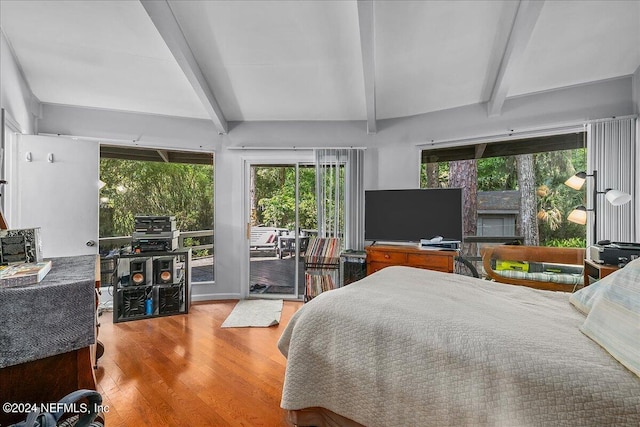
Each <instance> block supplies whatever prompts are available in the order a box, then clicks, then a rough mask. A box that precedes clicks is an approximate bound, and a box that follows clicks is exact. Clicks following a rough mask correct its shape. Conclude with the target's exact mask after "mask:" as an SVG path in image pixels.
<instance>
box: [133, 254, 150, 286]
mask: <svg viewBox="0 0 640 427" xmlns="http://www.w3.org/2000/svg"><path fill="white" fill-rule="evenodd" d="M152 273H153V271H152V267H151V258H133V259H132V260H131V263H130V264H129V284H131V285H134V286H141V285H150V284H151V275H152Z"/></svg>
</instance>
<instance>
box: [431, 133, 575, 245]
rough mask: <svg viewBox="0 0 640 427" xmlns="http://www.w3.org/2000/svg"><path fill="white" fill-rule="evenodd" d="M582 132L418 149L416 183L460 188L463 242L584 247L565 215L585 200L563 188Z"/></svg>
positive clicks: (572, 169)
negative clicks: (461, 195) (419, 157)
mask: <svg viewBox="0 0 640 427" xmlns="http://www.w3.org/2000/svg"><path fill="white" fill-rule="evenodd" d="M584 137H585V135H584V133H583V132H579V133H573V134H566V135H556V136H548V137H543V138H529V139H522V140H516V141H503V142H496V143H487V144H478V145H471V146H465V147H453V148H444V149H436V150H423V151H422V168H421V187H423V188H435V187H462V188H463V189H464V195H465V201H464V232H465V241H466V242H469V243H473V242H478V243H487V242H490V241H491V239H492V238H493V240H495V242H494V243H500V242H504V241H509V240H519V241H521V242H523V243H526V244H533V245H542V246H567V247H584V246H585V236H586V230H585V227H584V226H580V225H577V224H573V223H571V222H569V221H567V219H566V218H567V215H568V214H569V212H570V211H571V210H572V209H573V208H574V207H575V206H577V205H580V204H584V192H579V191H575V190H572V189H570V188H569V187H567V186H565V185H564V181H565V180H566V179H567V178H568V177H570V176H571V175H573V174H574V173H575V172H577V171H583V170H585V168H586V149H585V148H584ZM467 250H469V251H472V252H476V251H477V247H476V246H475V245H473V247H468V248H467ZM471 255H474V254H471Z"/></svg>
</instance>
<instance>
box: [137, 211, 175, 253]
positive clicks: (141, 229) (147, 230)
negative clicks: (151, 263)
mask: <svg viewBox="0 0 640 427" xmlns="http://www.w3.org/2000/svg"><path fill="white" fill-rule="evenodd" d="M179 234H180V232H179V231H178V230H176V217H175V216H143V215H139V216H136V217H135V230H134V232H133V235H132V236H131V250H132V251H133V252H135V253H143V252H157V251H160V252H162V251H164V252H168V251H175V250H176V249H178V235H179Z"/></svg>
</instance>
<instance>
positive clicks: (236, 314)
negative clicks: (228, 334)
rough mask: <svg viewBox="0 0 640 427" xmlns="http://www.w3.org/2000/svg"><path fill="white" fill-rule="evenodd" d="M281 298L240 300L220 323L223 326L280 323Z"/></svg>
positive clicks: (262, 325)
mask: <svg viewBox="0 0 640 427" xmlns="http://www.w3.org/2000/svg"><path fill="white" fill-rule="evenodd" d="M281 313H282V300H281V299H279V300H269V299H252V300H240V301H238V303H237V304H236V306H235V307H234V308H233V311H232V312H231V314H229V316H228V317H227V318H226V319H225V321H224V323H222V327H223V328H250V327H257V328H266V327H268V326H273V325H277V324H278V323H280V314H281Z"/></svg>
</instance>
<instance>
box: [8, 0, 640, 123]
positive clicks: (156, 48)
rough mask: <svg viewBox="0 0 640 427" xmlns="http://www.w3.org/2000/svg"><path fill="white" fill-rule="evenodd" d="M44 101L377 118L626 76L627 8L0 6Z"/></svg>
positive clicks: (225, 114)
mask: <svg viewBox="0 0 640 427" xmlns="http://www.w3.org/2000/svg"><path fill="white" fill-rule="evenodd" d="M0 15H1V25H2V31H3V32H4V34H5V36H6V38H7V39H8V41H9V43H10V45H11V46H12V48H13V51H14V52H13V53H14V55H15V57H16V59H17V61H18V62H19V64H20V66H21V68H22V70H23V73H24V76H25V78H26V80H27V82H28V84H29V85H30V87H31V90H32V91H33V93H34V95H35V96H36V97H37V98H38V99H39V100H40V101H41V102H43V103H52V104H64V105H74V106H81V107H91V108H103V109H113V110H123V111H134V112H144V113H152V114H161V115H172V116H182V117H193V118H204V119H211V120H213V121H214V123H215V124H216V126H217V128H218V130H219V132H221V133H225V132H226V131H227V122H229V121H273V120H288V121H291V120H293V121H295V120H366V121H367V123H368V129H369V131H370V132H375V129H376V120H380V119H386V118H393V117H404V116H412V115H417V114H422V113H428V112H433V111H438V110H444V109H449V108H454V107H459V106H464V105H470V104H477V103H487V114H488V115H490V116H491V115H499V114H500V112H501V106H502V103H503V102H504V100H505V99H507V98H509V97H516V96H522V95H527V94H531V93H536V92H541V91H550V90H554V89H558V88H562V87H567V86H572V85H580V84H584V83H588V82H593V81H599V80H606V79H612V78H618V77H622V76H628V75H631V74H633V73H634V71H635V70H636V69H637V68H638V67H639V66H640V1H636V0H630V1H595V0H594V1H550V0H547V1H520V2H519V1H482V0H478V1H448V2H447V1H373V2H371V1H204V0H197V1H187V0H180V1H168V2H167V1H165V0H161V1H155V0H141V1H135V0H131V1H57V0H45V1H13V0H2V1H0Z"/></svg>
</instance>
